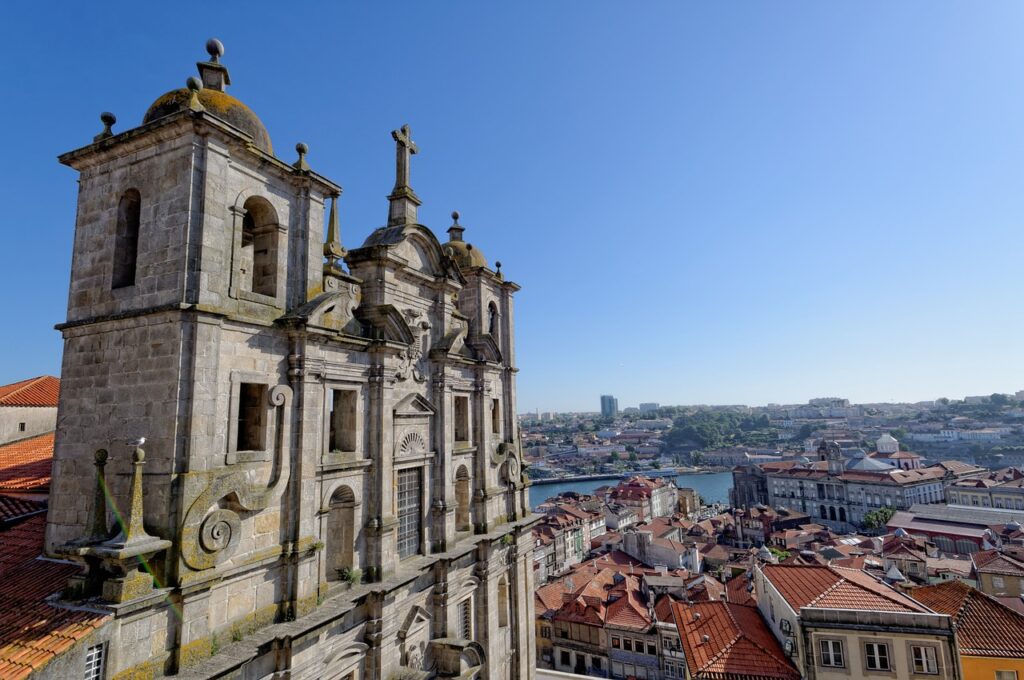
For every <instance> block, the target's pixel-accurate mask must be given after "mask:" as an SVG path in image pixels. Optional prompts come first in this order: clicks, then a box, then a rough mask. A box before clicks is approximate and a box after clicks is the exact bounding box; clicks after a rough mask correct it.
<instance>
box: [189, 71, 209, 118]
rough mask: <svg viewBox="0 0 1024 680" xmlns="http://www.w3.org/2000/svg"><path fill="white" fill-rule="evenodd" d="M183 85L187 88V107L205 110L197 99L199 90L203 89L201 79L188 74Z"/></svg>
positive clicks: (194, 109)
mask: <svg viewBox="0 0 1024 680" xmlns="http://www.w3.org/2000/svg"><path fill="white" fill-rule="evenodd" d="M185 87H187V88H188V92H189V95H188V108H189V109H191V110H193V111H205V110H206V107H205V106H203V103H202V102H201V101H199V91H200V90H202V89H203V81H201V80H199V78H196V77H195V76H189V78H188V80H186V81H185Z"/></svg>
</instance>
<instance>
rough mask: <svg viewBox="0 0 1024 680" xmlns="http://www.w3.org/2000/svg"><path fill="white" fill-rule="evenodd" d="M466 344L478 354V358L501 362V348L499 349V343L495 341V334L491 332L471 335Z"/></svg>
mask: <svg viewBox="0 0 1024 680" xmlns="http://www.w3.org/2000/svg"><path fill="white" fill-rule="evenodd" d="M466 344H467V345H469V347H470V349H472V350H473V353H474V354H476V358H478V359H482V360H483V361H490V362H493V363H496V364H500V363H501V350H500V349H498V343H497V342H495V340H494V336H492V335H491V334H490V333H483V334H481V335H471V336H470V337H469V338H468V339H467V340H466Z"/></svg>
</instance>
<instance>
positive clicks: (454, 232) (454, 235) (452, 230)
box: [448, 210, 466, 241]
mask: <svg viewBox="0 0 1024 680" xmlns="http://www.w3.org/2000/svg"><path fill="white" fill-rule="evenodd" d="M465 230H466V229H465V227H463V226H462V225H461V224H459V211H458V210H453V211H452V226H450V227H448V240H449V241H461V240H462V232H464V231H465Z"/></svg>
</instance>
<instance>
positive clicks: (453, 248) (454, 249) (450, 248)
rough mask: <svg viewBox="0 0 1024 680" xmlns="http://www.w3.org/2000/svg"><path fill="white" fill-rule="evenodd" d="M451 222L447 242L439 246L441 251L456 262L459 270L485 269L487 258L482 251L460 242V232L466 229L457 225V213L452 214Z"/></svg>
mask: <svg viewBox="0 0 1024 680" xmlns="http://www.w3.org/2000/svg"><path fill="white" fill-rule="evenodd" d="M452 220H453V223H452V226H450V227H448V242H447V243H445V244H444V245H443V246H441V250H442V251H443V252H444V253H445V254H447V255H448V256H449V257H451V258H452V259H453V260H455V261H456V262H458V263H459V268H460V269H467V268H469V267H486V266H487V258H486V257H484V253H483V251H482V250H480V249H479V248H477V247H475V246H474V245H473V244H472V243H467V242H466V241H463V240H462V232H464V231H465V230H466V228H465V227H463V226H462V225H461V224H459V213H458V211H455V212H453V213H452ZM499 266H500V265H499Z"/></svg>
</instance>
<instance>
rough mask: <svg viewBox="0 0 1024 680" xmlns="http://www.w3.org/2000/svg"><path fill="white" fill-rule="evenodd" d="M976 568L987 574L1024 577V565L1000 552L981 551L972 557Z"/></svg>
mask: <svg viewBox="0 0 1024 680" xmlns="http://www.w3.org/2000/svg"><path fill="white" fill-rule="evenodd" d="M971 559H972V560H974V568H975V569H977V570H978V571H983V572H985V573H986V574H1002V575H1004V576H1024V563H1021V562H1020V561H1018V560H1015V559H1013V558H1012V557H1010V556H1009V555H1004V554H1003V553H1001V552H999V551H998V550H979V551H978V552H976V553H974V554H973V555H971Z"/></svg>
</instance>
